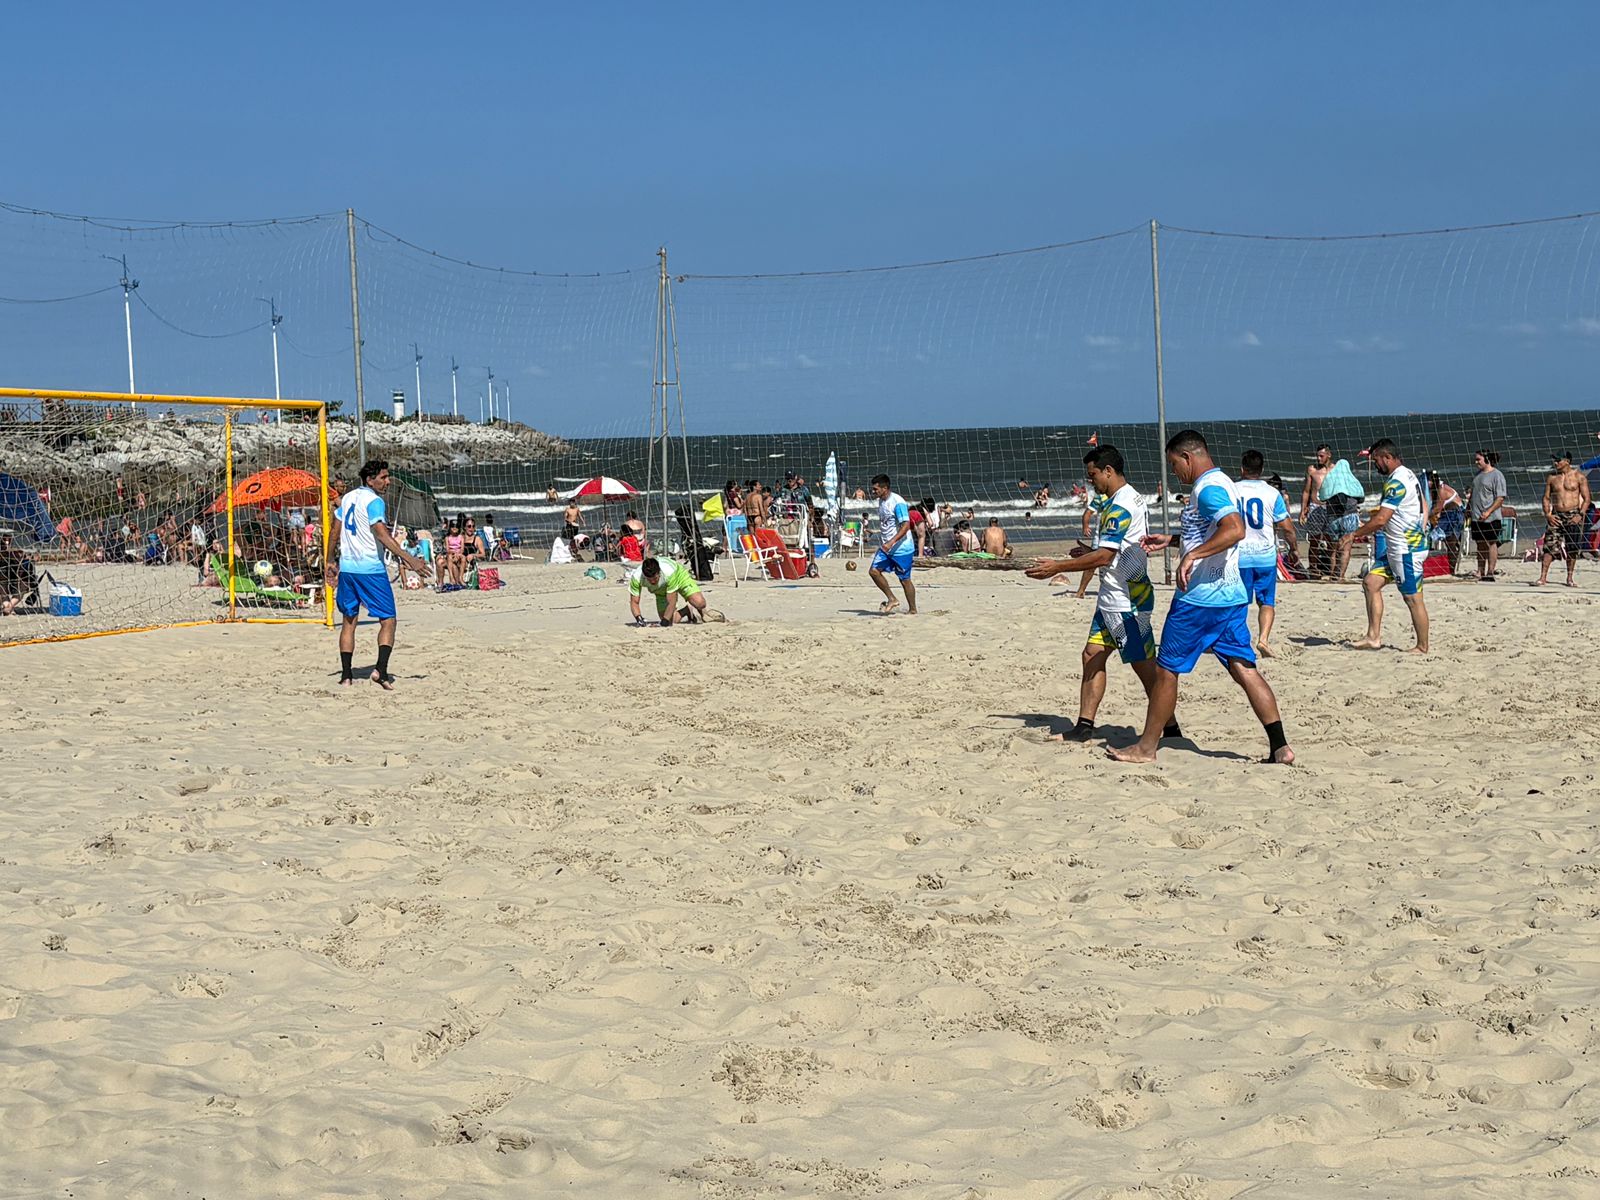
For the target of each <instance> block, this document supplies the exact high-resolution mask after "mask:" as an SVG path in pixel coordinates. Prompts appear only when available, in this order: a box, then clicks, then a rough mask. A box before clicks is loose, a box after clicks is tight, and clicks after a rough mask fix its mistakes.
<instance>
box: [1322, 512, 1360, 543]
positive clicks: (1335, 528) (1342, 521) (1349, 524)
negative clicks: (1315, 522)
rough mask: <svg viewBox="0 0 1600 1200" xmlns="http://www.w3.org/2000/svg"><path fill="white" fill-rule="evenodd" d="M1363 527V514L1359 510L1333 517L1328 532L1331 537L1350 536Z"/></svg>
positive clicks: (1329, 522)
mask: <svg viewBox="0 0 1600 1200" xmlns="http://www.w3.org/2000/svg"><path fill="white" fill-rule="evenodd" d="M1360 528H1361V514H1360V513H1358V512H1350V513H1345V515H1344V516H1342V517H1332V518H1330V519H1329V521H1328V534H1327V536H1328V537H1330V538H1341V537H1349V536H1350V535H1351V534H1352V533H1354V532H1355V531H1356V530H1358V529H1360Z"/></svg>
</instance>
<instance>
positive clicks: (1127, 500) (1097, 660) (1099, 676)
mask: <svg viewBox="0 0 1600 1200" xmlns="http://www.w3.org/2000/svg"><path fill="white" fill-rule="evenodd" d="M1083 462H1084V465H1085V466H1086V467H1088V469H1089V482H1090V483H1091V484H1092V485H1093V486H1094V490H1095V500H1094V511H1095V513H1096V515H1097V518H1098V520H1099V528H1098V529H1097V530H1096V531H1095V544H1094V546H1093V547H1083V546H1076V547H1074V548H1073V551H1072V555H1071V557H1069V558H1059V559H1041V560H1040V561H1039V562H1037V563H1035V564H1034V565H1033V566H1031V567H1029V568H1028V577H1029V578H1030V579H1045V580H1048V579H1052V578H1053V577H1055V576H1056V575H1057V574H1062V573H1066V572H1071V571H1081V572H1083V577H1084V579H1085V580H1087V579H1088V578H1089V574H1090V572H1092V571H1096V570H1098V571H1099V572H1100V592H1099V595H1098V596H1096V598H1095V613H1094V620H1093V621H1092V622H1091V623H1090V625H1089V637H1088V640H1087V642H1086V643H1085V644H1084V647H1083V682H1082V683H1081V684H1080V685H1079V688H1078V723H1077V724H1076V725H1074V726H1073V727H1072V729H1070V730H1068V731H1067V732H1066V733H1065V734H1063V735H1061V740H1062V741H1070V742H1081V741H1084V740H1086V739H1087V738H1089V737H1090V736H1091V735H1092V734H1093V733H1094V718H1095V714H1096V713H1097V712H1099V711H1100V701H1101V700H1102V699H1103V698H1104V696H1105V694H1106V663H1107V662H1109V661H1110V658H1111V652H1112V651H1113V650H1116V651H1117V652H1118V654H1119V655H1120V656H1121V658H1122V661H1123V662H1125V663H1127V664H1128V665H1129V666H1130V667H1132V668H1133V673H1134V674H1135V675H1137V676H1138V677H1139V682H1140V683H1142V684H1144V690H1145V694H1146V696H1147V697H1148V695H1149V693H1150V689H1151V688H1152V687H1153V686H1155V680H1156V661H1155V660H1156V642H1155V637H1154V636H1153V635H1152V633H1151V631H1150V614H1151V611H1152V610H1153V609H1154V608H1155V605H1156V592H1155V588H1153V587H1152V586H1151V585H1150V576H1149V574H1148V573H1147V566H1146V564H1147V562H1148V556H1147V555H1146V553H1145V549H1144V546H1143V544H1142V543H1143V541H1144V538H1145V535H1146V534H1148V533H1149V532H1150V526H1149V518H1148V516H1147V515H1146V513H1145V507H1144V498H1143V497H1142V496H1140V495H1139V492H1138V489H1137V488H1135V487H1134V486H1133V485H1132V484H1130V483H1129V482H1128V478H1127V476H1126V475H1125V474H1124V473H1123V472H1124V471H1125V470H1126V466H1125V465H1124V463H1123V460H1122V452H1121V451H1120V450H1118V449H1117V448H1116V447H1115V446H1100V447H1097V448H1096V449H1094V450H1091V451H1089V453H1088V454H1085V455H1084V456H1083ZM1162 736H1163V737H1169V738H1176V737H1182V736H1183V732H1182V730H1180V729H1179V728H1178V723H1177V722H1176V721H1171V722H1169V723H1168V724H1167V727H1166V729H1165V730H1164V731H1163V733H1162Z"/></svg>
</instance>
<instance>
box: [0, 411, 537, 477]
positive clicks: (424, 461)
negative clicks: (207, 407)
mask: <svg viewBox="0 0 1600 1200" xmlns="http://www.w3.org/2000/svg"><path fill="white" fill-rule="evenodd" d="M366 436H367V456H368V457H369V458H383V459H388V460H389V461H390V462H392V463H394V464H395V465H397V466H401V467H404V468H405V469H406V470H408V471H414V472H416V473H417V474H420V475H427V474H430V473H432V472H435V471H440V470H443V469H444V468H446V467H451V466H460V465H463V464H467V463H476V464H492V463H501V462H507V463H509V462H525V461H529V460H536V459H541V458H549V457H552V456H554V455H557V454H561V453H564V452H566V450H567V449H568V446H567V444H566V443H565V442H563V441H562V440H561V439H560V438H557V437H552V436H551V435H550V434H547V433H541V432H540V431H539V430H537V429H532V428H530V427H528V426H526V425H520V424H516V423H509V424H508V423H503V422H502V423H496V424H494V425H467V424H445V423H437V422H425V423H418V422H414V421H406V422H403V423H401V424H389V423H385V422H378V421H370V422H368V423H367V427H366ZM328 455H329V470H330V472H331V473H332V475H333V476H334V477H335V478H339V479H351V478H354V476H355V473H356V470H357V468H358V467H359V466H360V463H359V462H358V461H357V448H356V427H355V423H354V422H353V421H345V420H335V421H331V422H329V424H328ZM222 461H223V441H222V423H221V422H220V421H205V420H180V419H175V418H167V417H161V416H150V417H143V416H135V417H127V416H124V417H118V418H117V419H115V420H110V421H107V420H104V419H88V420H83V421H81V422H70V423H56V422H43V423H41V422H30V421H17V422H9V423H4V424H0V471H6V472H9V473H10V474H13V475H18V476H21V477H22V478H23V479H25V480H27V481H28V482H29V483H32V484H34V485H35V486H50V487H53V488H61V487H68V488H70V487H72V486H73V485H78V486H93V484H94V482H95V481H97V480H104V479H107V478H116V479H119V480H121V481H123V482H124V483H125V484H140V485H146V484H157V483H161V482H167V481H172V480H176V479H181V478H185V477H189V478H193V477H196V476H200V477H212V476H214V475H216V474H217V473H219V472H220V471H221V470H222ZM316 462H317V428H316V426H315V425H314V424H310V423H305V422H291V421H285V422H284V423H283V424H281V425H280V424H277V423H273V424H269V425H262V424H255V423H240V424H237V425H235V427H234V472H235V474H236V475H238V474H248V473H249V472H252V471H257V470H260V469H262V468H265V467H273V466H284V465H291V466H300V467H305V468H308V469H310V470H315V469H316Z"/></svg>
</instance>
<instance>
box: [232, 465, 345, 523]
mask: <svg viewBox="0 0 1600 1200" xmlns="http://www.w3.org/2000/svg"><path fill="white" fill-rule="evenodd" d="M328 498H329V499H330V500H337V499H338V498H339V493H338V490H337V489H335V488H334V487H333V485H332V484H329V485H328ZM225 499H226V498H225V497H223V496H218V497H217V498H216V499H215V500H214V501H212V504H211V507H210V508H208V509H206V511H207V512H209V513H219V512H221V511H222V510H223V506H224V502H225ZM321 502H322V484H321V481H320V480H318V479H317V477H316V476H315V475H313V474H311V472H309V471H302V470H300V468H298V467H268V468H267V469H266V470H265V471H257V472H256V473H255V474H254V475H247V476H245V478H243V479H240V480H237V481H235V483H234V485H233V507H234V508H272V509H281V508H283V507H284V506H285V505H287V506H288V507H290V508H305V507H309V506H311V505H315V504H320V503H321Z"/></svg>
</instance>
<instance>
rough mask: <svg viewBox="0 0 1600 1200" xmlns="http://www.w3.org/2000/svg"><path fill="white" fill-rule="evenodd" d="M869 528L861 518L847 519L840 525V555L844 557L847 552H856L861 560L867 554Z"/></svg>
mask: <svg viewBox="0 0 1600 1200" xmlns="http://www.w3.org/2000/svg"><path fill="white" fill-rule="evenodd" d="M866 547H867V528H866V522H865V521H863V520H862V519H861V518H860V517H847V518H846V519H845V520H843V521H841V522H840V523H839V554H840V557H843V555H844V552H845V551H847V550H854V551H855V552H856V557H857V558H858V559H859V558H860V557H861V556H862V555H863V554H865V553H866Z"/></svg>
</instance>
